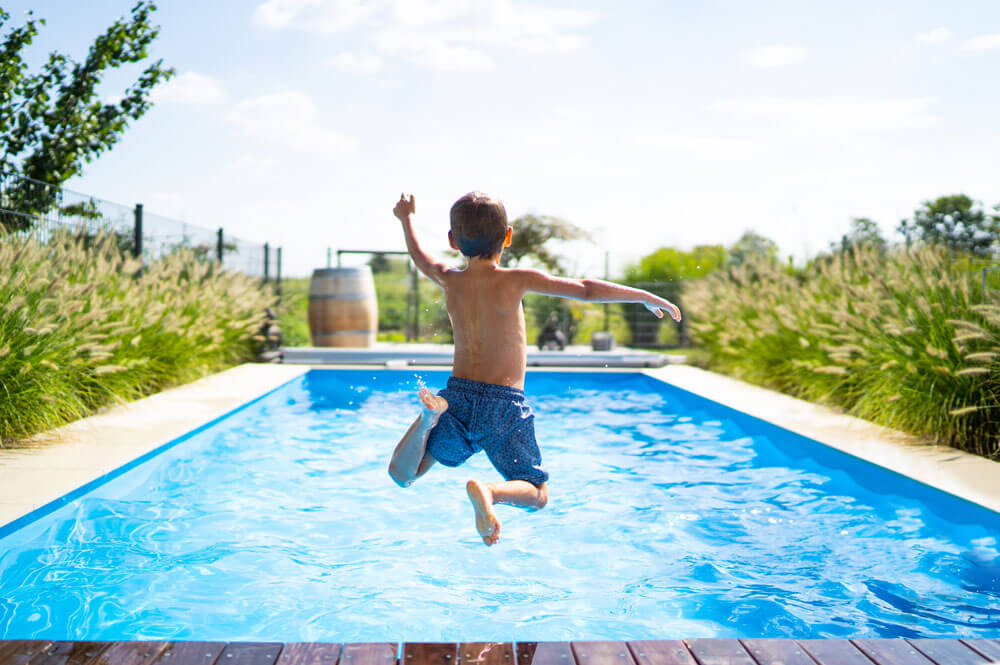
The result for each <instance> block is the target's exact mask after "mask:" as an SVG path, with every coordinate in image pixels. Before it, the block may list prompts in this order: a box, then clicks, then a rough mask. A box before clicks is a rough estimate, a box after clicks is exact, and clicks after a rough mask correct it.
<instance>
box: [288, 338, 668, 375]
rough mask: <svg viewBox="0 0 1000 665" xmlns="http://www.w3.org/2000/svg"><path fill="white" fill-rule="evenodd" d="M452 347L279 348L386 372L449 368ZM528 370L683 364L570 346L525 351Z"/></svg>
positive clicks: (299, 358)
mask: <svg viewBox="0 0 1000 665" xmlns="http://www.w3.org/2000/svg"><path fill="white" fill-rule="evenodd" d="M454 357H455V345H454V344H397V343H393V342H376V344H375V345H374V346H372V347H370V348H365V349H354V348H332V347H318V346H297V347H287V346H286V347H282V349H281V358H282V359H281V362H283V363H285V364H300V365H302V364H305V365H383V366H385V367H389V368H399V367H408V366H411V365H426V366H431V365H445V366H449V367H450V366H451V363H452V360H453V359H454ZM527 362H528V367H591V368H609V369H617V368H626V367H663V366H664V365H668V364H671V363H682V362H684V356H673V355H666V354H663V353H656V352H655V351H643V350H641V349H630V348H628V347H625V346H617V347H615V348H613V349H611V350H610V351H594V350H593V349H591V348H590V347H589V346H585V345H571V346H567V347H566V349H565V350H563V351H540V350H538V349H537V348H536V347H534V346H529V347H528V359H527Z"/></svg>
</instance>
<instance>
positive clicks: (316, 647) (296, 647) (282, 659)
mask: <svg viewBox="0 0 1000 665" xmlns="http://www.w3.org/2000/svg"><path fill="white" fill-rule="evenodd" d="M339 658H340V645H339V644H328V643H325V642H290V643H288V644H286V645H285V646H284V647H282V648H281V655H280V656H278V663H277V665H337V661H338V660H339Z"/></svg>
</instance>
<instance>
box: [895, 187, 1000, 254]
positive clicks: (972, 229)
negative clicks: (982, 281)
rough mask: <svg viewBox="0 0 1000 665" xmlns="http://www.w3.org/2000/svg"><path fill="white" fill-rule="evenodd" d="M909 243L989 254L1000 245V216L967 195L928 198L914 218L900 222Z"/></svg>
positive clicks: (900, 227) (900, 230) (900, 228)
mask: <svg viewBox="0 0 1000 665" xmlns="http://www.w3.org/2000/svg"><path fill="white" fill-rule="evenodd" d="M899 232H900V233H902V234H903V236H904V237H906V239H907V242H908V243H912V242H914V241H916V242H920V243H924V244H930V245H943V246H945V247H948V248H949V249H951V250H952V251H956V252H967V253H970V254H974V255H976V256H988V255H989V254H991V253H992V252H993V251H994V250H995V249H998V248H1000V247H998V245H1000V242H998V241H1000V238H998V234H1000V215H997V216H990V215H987V214H986V211H984V210H983V207H982V205H981V204H980V203H978V202H976V201H973V200H972V199H970V198H969V197H968V196H966V195H965V194H953V195H950V196H941V197H939V198H937V199H935V200H934V201H924V203H923V205H922V206H921V207H920V208H918V209H917V211H916V212H915V213H914V214H913V219H912V220H906V219H904V220H903V221H902V222H900V223H899Z"/></svg>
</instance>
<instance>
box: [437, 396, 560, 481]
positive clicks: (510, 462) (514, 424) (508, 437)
mask: <svg viewBox="0 0 1000 665" xmlns="http://www.w3.org/2000/svg"><path fill="white" fill-rule="evenodd" d="M438 395H439V396H441V397H443V398H444V399H445V400H447V402H448V410H447V411H445V412H444V413H443V414H441V418H440V419H439V420H438V422H437V425H435V426H434V429H432V430H431V434H430V436H429V437H428V439H427V452H429V453H430V454H431V457H433V458H434V459H435V460H437V461H438V462H440V463H441V464H444V465H445V466H458V465H459V464H461V463H463V462H464V461H465V460H467V459H469V458H470V457H472V456H473V455H475V454H476V453H478V452H479V451H480V450H483V451H485V452H486V456H487V457H489V458H490V462H492V463H493V466H494V467H496V470H497V471H499V472H500V475H502V476H503V477H504V478H505V479H507V480H526V481H528V482H529V483H532V484H534V485H541V484H542V483H544V482H545V481H546V480H548V479H549V474H548V473H547V472H546V471H545V469H544V468H543V467H542V453H541V451H539V450H538V443H536V442H535V415H534V414H533V413H532V412H531V407H530V406H528V404H527V402H525V400H524V391H522V390H520V389H518V388H512V387H511V386H500V385H496V384H492V383H482V382H480V381H470V380H469V379H460V378H458V377H455V376H452V377H449V379H448V387H446V388H445V389H444V390H442V391H440V392H439V393H438Z"/></svg>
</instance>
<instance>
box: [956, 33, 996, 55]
mask: <svg viewBox="0 0 1000 665" xmlns="http://www.w3.org/2000/svg"><path fill="white" fill-rule="evenodd" d="M994 49H1000V32H994V33H993V34H990V35H980V36H978V37H973V38H971V39H966V40H965V42H964V43H963V44H962V50H963V51H992V50H994Z"/></svg>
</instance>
